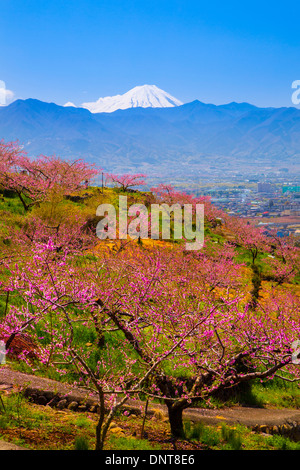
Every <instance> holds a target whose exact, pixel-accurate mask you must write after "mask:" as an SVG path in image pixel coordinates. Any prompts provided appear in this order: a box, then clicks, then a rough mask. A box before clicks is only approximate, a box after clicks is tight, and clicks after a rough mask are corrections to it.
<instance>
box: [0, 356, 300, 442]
mask: <svg viewBox="0 0 300 470" xmlns="http://www.w3.org/2000/svg"><path fill="white" fill-rule="evenodd" d="M13 387H21V388H25V389H27V390H29V391H31V392H36V391H42V392H43V393H46V394H47V393H50V394H51V393H52V396H53V394H55V395H57V394H58V395H60V398H64V397H68V403H70V402H73V403H74V401H75V400H77V402H78V403H82V402H83V401H84V402H85V403H87V402H89V404H90V405H96V404H97V399H96V397H95V396H93V395H90V394H89V395H88V394H87V392H86V391H83V390H81V389H78V388H74V387H71V386H69V385H64V384H62V383H60V382H56V381H54V380H50V379H45V378H40V377H36V376H33V375H27V374H24V373H21V372H17V371H13V370H12V369H10V368H9V367H8V366H7V365H6V366H1V367H0V392H1V390H2V391H5V390H7V391H9V390H12V389H13ZM63 401H65V402H66V400H63V399H62V400H61V403H62V402H63ZM41 404H42V403H41ZM58 405H59V403H58ZM142 405H143V404H142V403H141V402H137V401H135V400H129V401H128V402H127V405H126V406H127V407H128V408H130V409H131V410H136V411H139V412H140V408H141V406H142ZM155 409H159V410H161V411H162V412H163V413H165V414H166V407H165V406H163V405H157V404H152V405H151V406H150V407H149V413H153V412H154V410H155ZM82 410H83V411H84V408H82ZM184 418H186V419H190V420H191V421H195V422H199V421H202V422H204V423H206V424H212V425H216V424H222V423H230V424H233V423H239V424H243V425H245V426H248V427H250V428H252V429H254V430H256V431H260V432H269V433H274V432H279V433H280V434H293V437H295V436H296V440H300V410H299V409H266V408H251V407H241V406H236V407H231V408H224V409H221V410H214V409H198V408H189V409H187V410H185V412H184ZM0 449H1V444H0Z"/></svg>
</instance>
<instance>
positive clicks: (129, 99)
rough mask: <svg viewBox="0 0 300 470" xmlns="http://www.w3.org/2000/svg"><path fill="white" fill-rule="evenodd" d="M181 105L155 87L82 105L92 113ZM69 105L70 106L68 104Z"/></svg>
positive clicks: (139, 89)
mask: <svg viewBox="0 0 300 470" xmlns="http://www.w3.org/2000/svg"><path fill="white" fill-rule="evenodd" d="M182 104H183V103H182V102H181V101H179V100H178V99H176V98H174V96H171V95H170V94H169V93H167V92H165V91H164V90H161V89H160V88H158V87H157V86H155V85H143V86H136V87H134V88H132V90H129V91H127V93H124V95H115V96H106V97H105V98H99V99H98V100H97V101H94V102H89V103H82V105H81V106H80V107H81V108H86V109H88V110H89V111H91V112H92V113H112V112H113V111H116V110H117V109H127V108H137V107H141V108H170V107H174V106H180V105H182ZM69 105H70V104H69Z"/></svg>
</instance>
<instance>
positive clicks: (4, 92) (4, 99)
mask: <svg viewBox="0 0 300 470" xmlns="http://www.w3.org/2000/svg"><path fill="white" fill-rule="evenodd" d="M14 96H15V94H14V92H13V91H11V90H8V89H7V88H6V86H5V82H4V81H3V80H0V105H1V106H5V105H7V104H9V103H11V102H12V101H13V99H14Z"/></svg>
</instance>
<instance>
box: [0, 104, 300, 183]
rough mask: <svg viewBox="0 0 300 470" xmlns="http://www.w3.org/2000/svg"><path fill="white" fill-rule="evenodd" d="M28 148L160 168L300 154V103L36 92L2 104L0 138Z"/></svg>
mask: <svg viewBox="0 0 300 470" xmlns="http://www.w3.org/2000/svg"><path fill="white" fill-rule="evenodd" d="M1 138H3V139H4V140H5V141H12V140H18V141H19V142H20V144H22V145H23V146H24V148H25V149H26V151H27V152H28V153H29V155H32V156H35V155H38V154H41V153H44V154H47V155H52V154H57V155H60V156H61V157H65V158H66V157H68V158H85V159H87V160H89V161H91V162H96V163H97V164H98V165H100V166H101V167H102V168H104V169H105V170H107V171H134V170H142V171H145V172H147V173H148V174H149V172H151V171H152V169H155V171H156V172H157V173H159V174H161V175H164V174H170V173H171V172H175V173H176V172H177V173H178V174H180V173H182V172H191V171H194V170H195V171H199V169H201V168H202V169H203V168H206V167H209V166H216V167H217V168H224V171H225V170H226V171H227V170H234V169H235V168H236V169H238V168H240V167H244V168H246V167H249V166H250V167H251V168H255V167H256V166H257V165H259V164H263V165H267V164H269V165H274V166H278V165H279V166H293V165H297V164H299V162H300V110H298V109H296V108H293V107H291V108H278V109H277V108H258V107H255V106H253V105H250V104H248V103H229V104H226V105H219V106H216V105H213V104H205V103H202V102H200V101H193V102H191V103H187V104H183V105H175V103H174V105H173V106H172V107H145V108H144V107H132V108H129V109H124V110H117V111H114V112H110V113H95V112H93V113H92V112H90V111H89V110H88V109H84V108H81V107H79V108H76V107H73V106H59V105H56V104H54V103H45V102H42V101H38V100H35V99H27V100H17V101H14V102H13V103H12V104H10V105H9V106H3V107H1V108H0V139H1Z"/></svg>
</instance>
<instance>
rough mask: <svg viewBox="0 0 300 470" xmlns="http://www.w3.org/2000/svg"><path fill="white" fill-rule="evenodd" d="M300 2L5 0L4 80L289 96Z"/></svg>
mask: <svg viewBox="0 0 300 470" xmlns="http://www.w3.org/2000/svg"><path fill="white" fill-rule="evenodd" d="M299 13H300V4H299V3H297V2H293V3H292V2H289V3H288V2H276V3H273V4H272V2H270V1H269V2H264V1H256V0H254V1H252V2H251V3H250V2H241V1H238V2H236V1H227V2H224V1H223V2H219V1H215V2H207V1H206V2H202V1H193V0H192V1H189V0H185V1H182V0H173V1H169V0H159V1H156V0H152V1H150V0H140V1H133V0H122V1H120V0H104V1H102V0H98V1H92V0H85V1H82V0H73V1H72V0H65V1H63V2H62V1H56V0H48V1H47V2H46V1H45V0H43V1H41V0H0V44H1V49H0V50H1V53H0V54H1V55H0V58H1V60H0V80H3V81H4V82H5V83H6V87H7V88H8V89H9V90H12V91H13V93H14V98H15V99H16V98H23V99H25V98H29V97H31V98H37V99H40V100H43V101H52V102H56V103H58V104H64V103H65V102H67V101H72V102H74V103H75V104H77V105H79V104H81V103H82V102H86V101H95V100H96V99H98V98H99V97H100V96H107V95H115V94H121V93H125V92H126V91H128V90H129V89H131V88H133V87H134V86H137V85H144V84H150V85H152V84H154V85H157V86H158V87H160V88H162V89H164V90H165V91H167V92H169V93H171V94H172V95H173V96H175V97H176V98H178V99H180V100H181V101H183V102H189V101H193V100H194V99H199V100H200V101H203V102H206V103H215V104H223V103H228V102H230V101H237V102H243V101H247V102H250V103H252V104H255V105H257V106H276V107H277V106H292V105H293V104H292V102H291V95H292V89H291V84H292V82H293V81H294V80H300V34H299V21H300V15H299Z"/></svg>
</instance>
